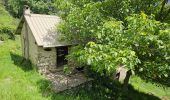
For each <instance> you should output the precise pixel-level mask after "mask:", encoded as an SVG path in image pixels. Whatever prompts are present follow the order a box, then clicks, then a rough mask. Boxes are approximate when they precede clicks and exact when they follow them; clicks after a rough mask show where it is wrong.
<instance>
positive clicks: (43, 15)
mask: <svg viewBox="0 0 170 100" xmlns="http://www.w3.org/2000/svg"><path fill="white" fill-rule="evenodd" d="M26 16H27V15H26ZM29 16H31V17H40V16H41V17H55V18H60V17H58V16H57V15H45V14H30V15H29Z"/></svg>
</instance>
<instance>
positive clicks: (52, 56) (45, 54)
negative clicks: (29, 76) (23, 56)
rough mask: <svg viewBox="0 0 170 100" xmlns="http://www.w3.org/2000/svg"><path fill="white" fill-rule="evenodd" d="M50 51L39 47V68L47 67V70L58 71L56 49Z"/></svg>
mask: <svg viewBox="0 0 170 100" xmlns="http://www.w3.org/2000/svg"><path fill="white" fill-rule="evenodd" d="M49 49H51V50H50V51H46V50H45V48H43V47H38V66H39V67H46V68H47V69H46V70H50V71H54V70H56V56H57V55H56V48H49Z"/></svg>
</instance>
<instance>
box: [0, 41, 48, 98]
mask: <svg viewBox="0 0 170 100" xmlns="http://www.w3.org/2000/svg"><path fill="white" fill-rule="evenodd" d="M19 44H20V41H19V39H17V41H12V40H8V41H6V42H4V43H3V44H0V99H1V100H46V99H47V98H43V97H42V95H41V93H40V90H39V87H38V81H41V80H42V79H43V78H42V77H41V76H40V75H39V74H38V73H36V72H35V71H34V70H30V71H29V70H23V69H22V68H21V67H19V66H17V65H16V64H15V63H17V62H14V61H13V60H12V58H15V60H20V59H21V58H19V57H20V56H21V53H20V50H21V48H20V45H19ZM15 55H17V56H15Z"/></svg>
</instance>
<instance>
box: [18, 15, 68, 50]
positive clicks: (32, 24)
mask: <svg viewBox="0 0 170 100" xmlns="http://www.w3.org/2000/svg"><path fill="white" fill-rule="evenodd" d="M24 22H26V23H27V24H28V26H29V28H30V29H31V32H32V34H33V36H34V37H35V40H36V42H37V45H38V46H43V47H57V46H64V45H67V43H66V42H63V41H60V34H59V33H58V32H57V31H56V30H57V25H59V23H60V22H61V19H60V18H59V17H58V16H54V15H43V14H25V15H23V16H22V18H21V21H20V23H19V25H18V28H17V30H16V34H21V30H22V27H23V23H24Z"/></svg>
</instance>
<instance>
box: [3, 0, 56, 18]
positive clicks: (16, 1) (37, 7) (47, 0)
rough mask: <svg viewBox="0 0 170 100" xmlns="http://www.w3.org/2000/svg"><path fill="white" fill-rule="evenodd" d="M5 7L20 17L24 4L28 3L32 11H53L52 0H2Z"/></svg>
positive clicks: (45, 12)
mask: <svg viewBox="0 0 170 100" xmlns="http://www.w3.org/2000/svg"><path fill="white" fill-rule="evenodd" d="M4 4H5V6H6V9H7V10H8V11H9V12H10V13H11V14H12V15H13V16H14V17H18V18H19V17H21V16H22V14H23V8H24V5H28V6H29V7H30V8H31V10H32V11H33V12H34V13H40V14H42V13H43V14H50V13H53V12H55V11H54V7H53V0H4Z"/></svg>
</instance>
